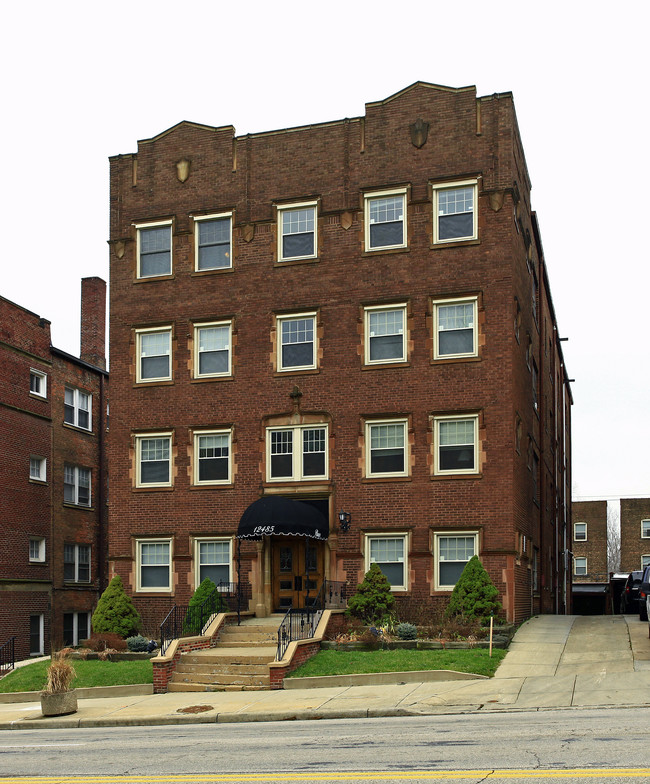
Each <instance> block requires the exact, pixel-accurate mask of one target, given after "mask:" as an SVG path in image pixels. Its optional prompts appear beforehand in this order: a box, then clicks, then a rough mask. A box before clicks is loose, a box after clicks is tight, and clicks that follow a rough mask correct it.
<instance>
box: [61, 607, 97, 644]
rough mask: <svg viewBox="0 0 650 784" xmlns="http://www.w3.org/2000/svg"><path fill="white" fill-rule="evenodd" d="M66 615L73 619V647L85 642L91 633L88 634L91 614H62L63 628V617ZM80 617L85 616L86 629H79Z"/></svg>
mask: <svg viewBox="0 0 650 784" xmlns="http://www.w3.org/2000/svg"><path fill="white" fill-rule="evenodd" d="M66 615H72V619H73V620H72V645H73V646H76V645H79V643H80V642H81V641H82V640H87V639H88V637H89V636H90V633H91V632H90V626H91V616H92V613H91V612H89V611H87V612H64V613H63V616H64V618H63V623H64V626H65V616H66ZM80 615H85V616H86V628H85V629H79V616H80ZM80 632H82V633H81V634H80Z"/></svg>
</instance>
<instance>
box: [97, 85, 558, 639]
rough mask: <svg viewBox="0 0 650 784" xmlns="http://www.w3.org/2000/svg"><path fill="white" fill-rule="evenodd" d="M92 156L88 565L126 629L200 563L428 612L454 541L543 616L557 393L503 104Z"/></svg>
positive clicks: (288, 590)
mask: <svg viewBox="0 0 650 784" xmlns="http://www.w3.org/2000/svg"><path fill="white" fill-rule="evenodd" d="M110 167H111V229H110V249H111V253H110V256H111V258H110V262H111V284H110V287H111V291H110V297H111V327H110V351H111V395H112V398H113V401H114V406H113V411H112V416H111V429H110V435H109V460H110V465H111V496H110V508H109V514H110V534H109V537H110V539H109V570H110V573H111V575H112V574H120V575H121V577H122V579H123V580H124V583H125V586H126V587H127V590H128V591H129V592H130V593H131V594H132V595H133V597H134V599H135V603H136V606H137V607H138V608H139V610H140V611H141V613H142V614H143V618H144V620H145V626H146V628H147V630H149V631H150V632H151V633H153V632H154V630H155V628H156V627H157V625H158V624H159V623H160V621H161V619H162V617H163V616H164V614H165V613H166V612H167V610H168V609H169V607H170V606H171V605H172V604H174V603H177V604H185V603H187V601H188V599H189V597H190V595H191V593H192V591H193V590H194V588H195V587H196V585H197V584H198V583H199V582H200V581H201V580H202V579H203V578H204V577H206V576H210V577H211V578H212V579H214V580H215V582H216V581H218V580H224V581H234V580H236V579H237V575H238V573H239V574H240V575H241V582H242V586H243V587H244V588H245V594H246V596H247V597H248V604H249V607H250V609H253V610H255V611H256V612H257V614H258V615H265V614H268V613H270V612H272V611H274V610H282V609H285V608H287V607H288V606H290V605H292V604H293V606H298V605H303V604H304V603H305V601H307V596H306V593H307V591H310V595H311V596H312V597H313V595H314V593H315V592H316V591H318V590H319V588H320V586H321V585H322V581H323V579H329V580H335V581H346V582H347V584H348V585H350V586H356V585H357V584H358V583H359V582H360V581H361V579H362V578H363V575H364V573H365V571H366V570H367V569H368V568H369V566H370V564H371V563H372V562H377V563H379V565H380V567H381V568H382V570H383V571H384V572H385V574H386V575H387V576H388V578H389V580H390V581H391V584H392V586H393V590H394V591H395V594H396V596H397V597H398V602H399V603H400V604H401V606H402V608H403V609H404V611H406V610H407V609H413V608H415V607H417V608H420V609H421V608H422V607H424V608H431V609H434V608H438V609H442V608H443V607H444V606H445V605H446V602H447V601H448V597H449V595H450V592H451V590H452V588H453V585H454V584H455V582H456V580H457V578H458V575H459V574H460V572H461V571H462V568H463V566H464V564H465V563H466V562H467V560H468V559H469V558H470V557H471V556H472V555H473V554H478V555H479V556H480V558H481V560H482V562H483V564H484V565H485V567H486V568H487V570H488V572H489V573H490V575H491V577H492V579H493V581H494V583H495V584H496V585H497V586H498V588H499V590H500V592H501V597H502V601H503V606H504V612H505V615H506V616H507V618H508V619H510V620H512V621H519V620H521V619H523V618H525V617H527V616H529V615H530V614H531V613H534V612H564V611H566V606H567V591H570V581H569V582H568V581H567V575H566V574H565V573H564V562H565V557H564V551H565V549H566V547H567V544H568V542H567V539H566V537H567V536H568V535H569V534H567V531H570V530H571V529H570V522H571V510H570V497H569V488H570V483H571V464H570V455H571V445H570V408H571V403H572V399H571V392H570V388H569V383H568V377H567V373H566V370H565V366H564V361H563V357H562V351H561V345H560V342H559V336H558V329H557V324H556V318H555V313H554V309H553V304H552V300H551V296H550V292H549V284H548V278H547V273H546V266H545V262H544V257H543V252H542V244H541V240H540V235H539V229H538V225H537V221H536V217H535V213H534V212H532V211H531V206H530V181H529V176H528V171H527V168H526V163H525V159H524V154H523V149H522V146H521V141H520V137H519V132H518V128H517V121H516V116H515V110H514V104H513V99H512V95H511V94H509V93H505V94H495V95H491V96H486V97H477V95H476V90H475V88H474V87H465V88H460V89H453V88H447V87H440V86H436V85H432V84H426V83H421V82H418V83H416V84H414V85H411V86H410V87H408V88H406V89H404V90H402V91H401V92H399V93H397V94H395V95H392V96H390V97H389V98H387V99H385V100H382V101H378V102H375V103H370V104H367V106H366V113H365V116H363V117H358V118H353V119H345V120H340V121H333V122H328V123H323V124H319V125H312V126H306V127H301V128H291V129H287V130H280V131H270V132H267V133H255V134H248V135H245V136H240V137H238V136H236V135H235V133H234V129H233V127H231V126H225V127H211V126H206V125H199V124H196V123H191V122H182V123H180V124H178V125H176V126H174V127H173V128H170V129H169V130H166V131H164V132H162V133H160V134H159V135H158V136H156V137H154V138H152V139H147V140H145V141H141V142H139V144H138V151H137V153H132V154H125V155H118V156H115V157H113V158H111V160H110ZM296 501H302V502H304V503H303V504H296ZM340 511H342V512H344V513H345V515H348V516H349V518H348V519H349V523H350V524H349V527H348V526H347V525H346V524H345V523H344V524H343V525H341V523H340V522H339V512H340ZM268 515H275V517H274V518H271V517H269V516H268ZM345 515H344V517H345ZM242 518H243V519H242ZM346 529H347V530H346ZM289 534H294V535H289ZM299 534H301V535H299ZM305 543H307V545H306V544H305ZM239 545H241V561H240V563H239V565H238V558H237V551H238V548H239ZM306 565H307V566H308V568H309V571H308V572H307V569H306ZM407 605H410V607H407Z"/></svg>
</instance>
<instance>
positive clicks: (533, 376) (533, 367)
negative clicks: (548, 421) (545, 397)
mask: <svg viewBox="0 0 650 784" xmlns="http://www.w3.org/2000/svg"><path fill="white" fill-rule="evenodd" d="M530 380H531V384H532V387H533V408H534V409H535V411H537V410H538V405H539V401H538V398H537V383H538V373H537V364H536V362H535V360H534V359H533V360H532V365H531V368H530Z"/></svg>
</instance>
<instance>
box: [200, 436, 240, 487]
mask: <svg viewBox="0 0 650 784" xmlns="http://www.w3.org/2000/svg"><path fill="white" fill-rule="evenodd" d="M205 436H208V437H209V436H226V438H227V446H228V457H227V465H228V471H227V476H226V478H225V479H200V478H199V468H200V460H201V458H200V456H199V451H200V444H201V438H203V437H205ZM231 483H232V430H229V429H226V430H195V431H194V484H195V485H197V486H200V487H204V486H211V485H229V484H231Z"/></svg>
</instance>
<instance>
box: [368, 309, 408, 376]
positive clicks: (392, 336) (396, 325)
mask: <svg viewBox="0 0 650 784" xmlns="http://www.w3.org/2000/svg"><path fill="white" fill-rule="evenodd" d="M365 336H366V341H365V355H366V364H367V365H380V364H383V363H387V362H405V361H406V305H398V306H391V307H389V308H385V307H373V308H366V309H365Z"/></svg>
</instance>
